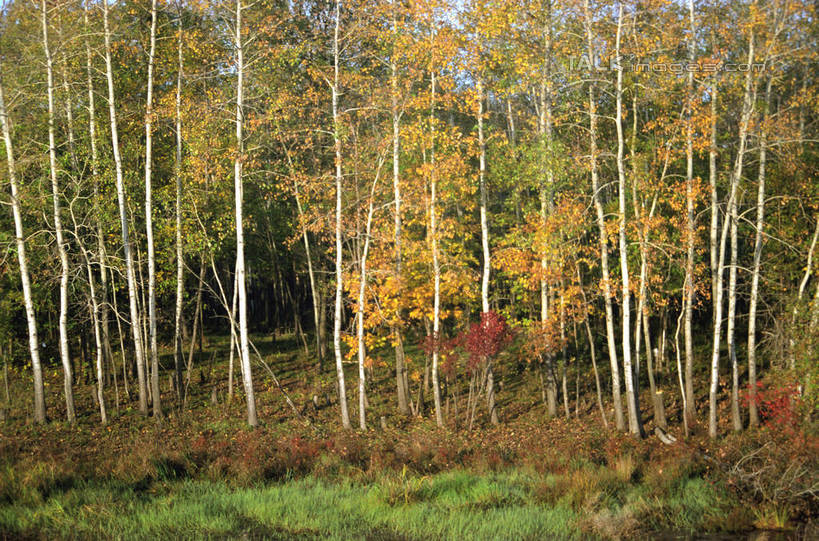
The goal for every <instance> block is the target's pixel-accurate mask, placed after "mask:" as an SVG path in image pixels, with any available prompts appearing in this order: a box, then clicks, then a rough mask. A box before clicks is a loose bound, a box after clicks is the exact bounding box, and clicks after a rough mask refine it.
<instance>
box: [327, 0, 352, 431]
mask: <svg viewBox="0 0 819 541" xmlns="http://www.w3.org/2000/svg"><path fill="white" fill-rule="evenodd" d="M340 19H341V0H336V20H335V29H334V31H333V84H332V85H331V90H332V93H333V143H334V147H335V166H336V227H335V234H336V304H335V312H334V314H333V352H334V354H335V358H336V379H337V380H338V403H339V406H340V407H341V424H342V426H343V427H344V428H351V427H352V425H351V424H350V412H349V410H348V409H347V389H346V387H345V385H344V365H343V363H342V361H343V359H342V355H341V310H342V303H343V296H344V287H343V285H344V284H343V275H342V271H343V269H342V253H341V250H342V245H341V198H342V187H341V184H342V179H343V177H342V169H341V134H340V133H339V130H340V129H341V123H340V121H339V114H338V82H339V81H338V76H339V72H338V62H339V29H340V26H341V20H340Z"/></svg>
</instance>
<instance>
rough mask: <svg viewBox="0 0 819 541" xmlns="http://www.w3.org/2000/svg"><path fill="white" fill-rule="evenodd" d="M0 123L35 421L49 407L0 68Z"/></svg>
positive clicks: (39, 418)
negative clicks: (23, 313)
mask: <svg viewBox="0 0 819 541" xmlns="http://www.w3.org/2000/svg"><path fill="white" fill-rule="evenodd" d="M0 58H2V56H0ZM0 67H1V66H0ZM0 123H1V124H0V127H2V128H3V143H4V144H5V146H6V163H7V165H8V171H9V184H10V185H11V211H12V215H13V216H14V241H15V244H16V246H17V263H18V264H19V266H20V281H21V282H22V286H23V303H24V305H25V309H26V322H27V324H28V347H29V355H30V356H31V369H32V372H33V375H34V422H35V423H45V420H46V410H45V395H44V393H43V369H42V366H41V364H40V342H39V339H38V337H37V320H36V318H35V315H34V299H33V297H32V295H31V281H30V278H29V274H28V259H27V257H26V243H25V236H24V235H23V212H22V209H21V205H20V192H19V191H18V187H17V166H16V163H15V161H14V147H13V146H12V143H11V127H10V126H9V124H10V122H9V117H8V114H7V113H6V102H5V97H4V92H3V79H2V71H0Z"/></svg>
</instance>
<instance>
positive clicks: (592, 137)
mask: <svg viewBox="0 0 819 541" xmlns="http://www.w3.org/2000/svg"><path fill="white" fill-rule="evenodd" d="M584 15H585V26H586V40H587V43H588V54H589V58H594V41H593V37H592V14H591V11H590V7H589V0H584ZM595 90H596V84H595V82H594V81H591V82H590V83H589V146H590V152H589V154H590V155H591V158H590V160H591V179H592V199H593V200H594V208H595V211H596V214H597V229H598V232H599V235H600V269H601V272H602V279H603V297H604V301H605V306H606V338H607V340H608V349H609V361H610V364H611V386H612V397H613V399H614V420H615V426H617V430H624V429H625V419H624V418H623V402H622V399H621V398H620V368H619V363H618V361H617V345H616V342H615V338H614V309H613V307H612V302H611V297H612V291H611V279H610V277H609V256H608V233H607V232H606V219H605V216H604V214H603V202H602V201H601V200H600V186H599V182H598V172H597V102H596V97H595ZM625 377H628V374H626V376H625Z"/></svg>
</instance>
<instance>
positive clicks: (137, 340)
mask: <svg viewBox="0 0 819 541" xmlns="http://www.w3.org/2000/svg"><path fill="white" fill-rule="evenodd" d="M108 15H109V8H108V3H107V2H103V3H102V21H103V35H104V38H105V76H106V80H107V82H108V116H109V120H110V123H111V148H112V151H113V155H114V171H115V173H116V186H117V203H118V207H119V220H120V229H121V231H122V246H123V251H124V252H125V277H126V281H127V283H128V306H129V309H130V316H131V320H130V326H131V334H132V336H133V339H134V357H135V361H136V366H137V378H138V381H139V411H140V413H142V414H143V415H147V414H148V396H147V394H148V393H147V386H146V381H145V355H144V349H143V342H142V329H141V328H140V323H139V322H140V315H139V310H138V309H137V286H136V274H135V271H134V256H133V252H132V246H131V238H130V233H129V225H128V213H127V208H126V194H125V181H124V179H123V174H122V156H121V154H120V143H119V130H118V124H117V109H116V97H115V94H114V67H113V61H112V59H111V27H110V22H109V20H108V19H109V17H108Z"/></svg>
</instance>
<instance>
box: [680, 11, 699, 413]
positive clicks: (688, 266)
mask: <svg viewBox="0 0 819 541" xmlns="http://www.w3.org/2000/svg"><path fill="white" fill-rule="evenodd" d="M688 23H689V29H688V31H689V36H688V62H689V64H693V63H694V60H695V54H696V49H695V39H696V31H697V29H696V24H695V22H694V0H688ZM685 99H686V108H685V109H686V122H685V210H686V214H685V244H686V252H685V291H684V294H683V297H684V303H683V310H684V312H685V315H684V316H683V322H684V332H685V394H686V398H687V399H688V400H687V404H688V410H687V411H686V412H685V414H686V415H688V418H689V419H693V418H694V415H695V413H696V412H695V402H694V334H693V330H692V326H691V325H692V316H693V305H694V241H695V233H694V228H695V224H694V121H693V116H694V72H693V70H688V74H687V85H686V97H685Z"/></svg>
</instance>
